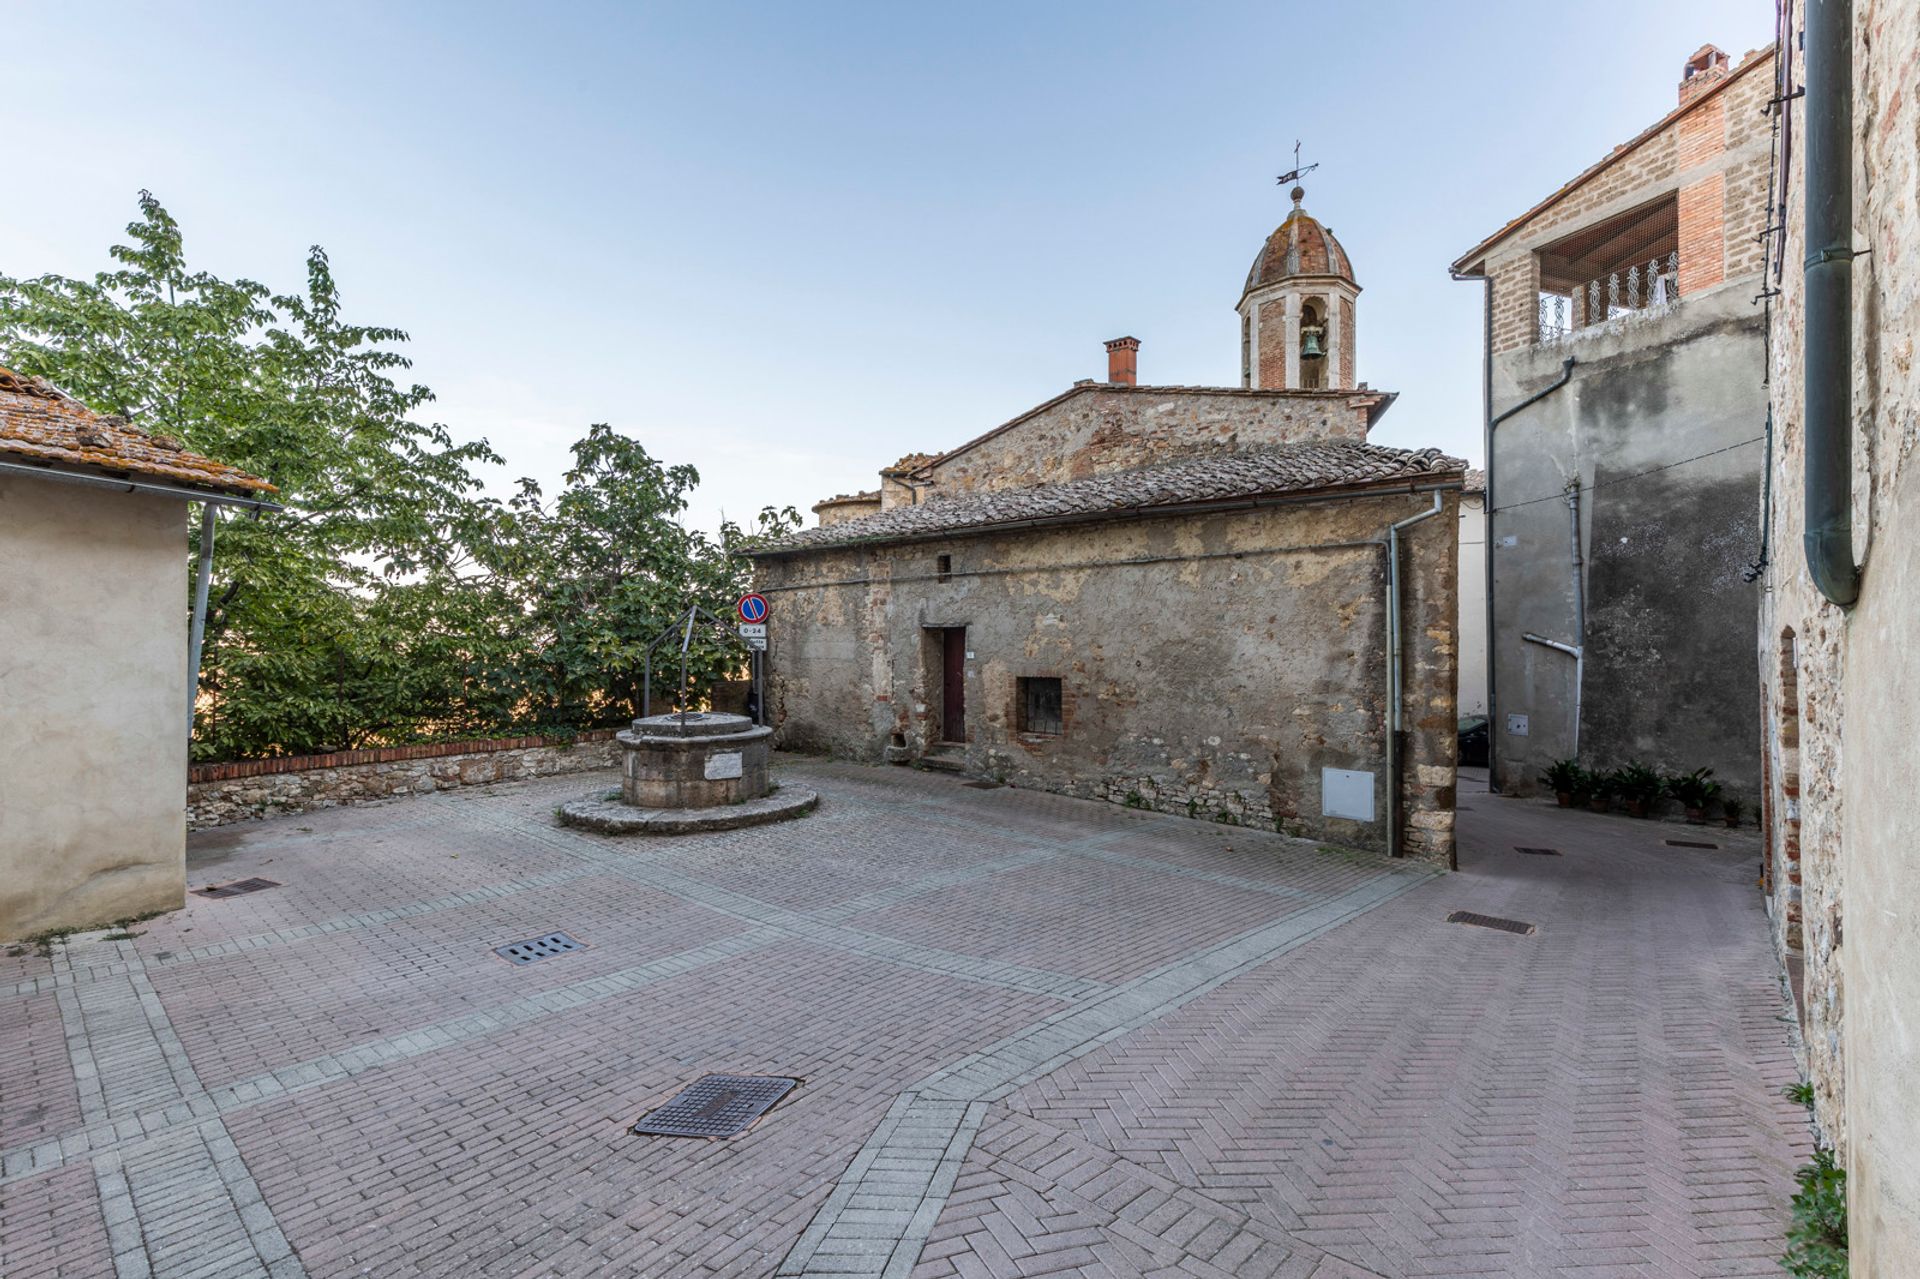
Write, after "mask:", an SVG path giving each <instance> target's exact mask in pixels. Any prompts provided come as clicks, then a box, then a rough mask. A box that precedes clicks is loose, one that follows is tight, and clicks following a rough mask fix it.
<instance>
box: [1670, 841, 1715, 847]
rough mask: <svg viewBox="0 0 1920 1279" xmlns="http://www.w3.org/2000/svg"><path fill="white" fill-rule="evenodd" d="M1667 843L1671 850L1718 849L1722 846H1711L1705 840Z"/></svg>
mask: <svg viewBox="0 0 1920 1279" xmlns="http://www.w3.org/2000/svg"><path fill="white" fill-rule="evenodd" d="M1666 843H1667V846H1668V847H1669V848H1718V847H1720V845H1718V844H1709V843H1707V842H1706V841H1705V840H1699V839H1670V840H1667V841H1666Z"/></svg>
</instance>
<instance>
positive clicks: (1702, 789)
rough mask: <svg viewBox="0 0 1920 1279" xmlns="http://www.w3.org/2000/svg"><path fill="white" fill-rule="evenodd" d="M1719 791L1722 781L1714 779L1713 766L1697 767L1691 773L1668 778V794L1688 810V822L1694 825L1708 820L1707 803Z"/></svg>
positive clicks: (1711, 800) (1710, 801)
mask: <svg viewBox="0 0 1920 1279" xmlns="http://www.w3.org/2000/svg"><path fill="white" fill-rule="evenodd" d="M1719 793H1720V783H1719V782H1716V781H1714V780H1713V770H1712V769H1711V768H1696V769H1694V770H1693V771H1692V772H1691V773H1681V774H1679V775H1678V776H1675V777H1669V778H1667V794H1669V795H1671V796H1673V797H1674V798H1675V799H1677V800H1679V801H1680V804H1681V806H1682V807H1683V808H1685V809H1686V810H1687V823H1688V824H1689V825H1692V826H1699V825H1701V824H1702V823H1704V822H1705V821H1706V820H1707V805H1708V804H1710V803H1712V802H1713V799H1714V796H1716V795H1718V794H1719Z"/></svg>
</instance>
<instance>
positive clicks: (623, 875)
mask: <svg viewBox="0 0 1920 1279" xmlns="http://www.w3.org/2000/svg"><path fill="white" fill-rule="evenodd" d="M781 775H782V776H784V777H785V778H787V779H789V780H791V781H796V782H798V781H805V782H806V784H808V785H811V786H814V787H816V788H817V789H819V790H820V791H821V793H822V796H823V799H822V807H821V811H820V812H819V813H818V814H817V815H816V816H814V817H812V818H809V819H807V820H805V821H801V822H795V823H788V824H785V825H780V826H773V827H763V828H759V829H756V830H751V831H746V832H741V833H735V834H729V835H716V836H690V837H684V838H681V839H677V840H673V841H652V840H645V839H638V840H631V839H630V840H627V841H618V840H612V839H606V838H601V837H596V836H592V835H584V834H580V833H576V832H574V831H571V830H565V829H561V828H559V827H557V826H555V825H554V823H553V820H552V810H553V808H554V806H555V804H556V803H558V802H559V801H560V800H562V799H565V798H569V797H571V796H573V795H576V794H579V793H582V792H584V791H587V790H591V789H593V788H594V786H596V785H605V784H606V782H605V781H604V780H603V779H601V778H599V777H597V776H587V777H582V776H575V777H572V778H561V779H555V780H552V781H545V782H537V783H528V784H524V785H519V786H511V787H499V788H496V789H493V790H489V791H470V792H465V793H459V792H456V793H452V794H446V795H439V796H434V797H430V798H422V799H414V800H408V801H401V802H397V803H390V804H385V805H381V806H376V807H369V808H358V809H336V810H332V811H329V812H324V813H316V814H307V815H303V816H295V817H287V818H282V819H279V820H275V821H271V822H263V823H254V824H251V825H248V826H243V827H232V828H228V829H226V830H222V831H215V832H207V833H204V834H201V835H198V836H195V837H194V839H193V851H192V854H191V856H192V864H191V868H190V877H191V879H192V881H193V882H194V883H195V884H205V883H209V882H226V881H231V880H237V879H241V878H244V877H247V876H254V875H259V876H264V877H267V878H270V879H274V880H278V881H280V882H281V883H282V885H283V886H282V887H279V888H275V889H271V890H267V891H263V892H259V893H256V894H253V895H249V896H242V897H233V898H227V899H220V900H209V899H204V898H199V897H192V898H189V901H190V903H191V904H190V905H189V906H188V907H187V909H186V910H184V911H181V912H179V913H178V914H176V915H173V916H170V917H168V918H166V919H164V920H159V921H155V922H154V923H152V924H150V925H147V926H146V927H145V930H144V933H143V935H141V936H140V937H139V938H138V939H137V940H134V941H106V940H89V941H82V942H78V943H75V944H73V945H71V946H67V947H64V948H61V949H58V950H56V951H55V953H54V955H53V957H52V958H51V959H44V958H39V957H37V956H34V955H32V954H29V955H26V956H23V957H14V958H5V959H0V1152H4V1153H3V1156H0V1158H3V1162H0V1274H4V1275H5V1276H6V1277H7V1279H29V1277H31V1276H47V1275H86V1276H110V1275H118V1276H137V1275H147V1274H153V1275H157V1276H163V1277H171V1276H188V1275H191V1276H206V1277H212V1276H242V1275H260V1274H270V1275H273V1276H276V1277H280V1276H290V1275H302V1274H304V1275H314V1276H322V1275H327V1276H331V1275H375V1276H405V1275H448V1276H496V1275H497V1276H503V1277H504V1276H528V1277H529V1279H531V1277H533V1276H561V1275H568V1276H572V1275H634V1276H652V1277H662V1276H670V1275H707V1274H724V1275H741V1276H764V1275H776V1274H777V1275H800V1274H807V1275H812V1274H834V1275H869V1276H871V1275H882V1274H884V1275H910V1276H913V1277H914V1279H935V1277H936V1276H954V1275H958V1276H965V1277H967V1279H973V1277H974V1276H982V1275H1054V1274H1059V1275H1184V1276H1222V1275H1243V1276H1268V1275H1288V1276H1319V1277H1321V1279H1325V1277H1327V1276H1353V1275H1371V1274H1379V1275H1394V1276H1401V1275H1438V1274H1447V1275H1465V1274H1501V1275H1558V1274H1574V1273H1578V1274H1581V1275H1587V1276H1596V1277H1597V1276H1602V1275H1646V1276H1680V1275H1736V1274H1739V1275H1745V1274H1753V1275H1761V1274H1770V1273H1776V1271H1775V1270H1774V1267H1773V1263H1772V1261H1771V1260H1770V1258H1771V1257H1772V1256H1773V1255H1775V1254H1777V1252H1778V1250H1779V1246H1780V1237H1781V1233H1782V1230H1783V1224H1784V1220H1785V1200H1786V1196H1787V1194H1788V1192H1789V1190H1790V1187H1791V1178H1790V1171H1791V1169H1792V1168H1793V1167H1794V1166H1795V1165H1797V1164H1798V1163H1800V1162H1803V1161H1804V1160H1805V1158H1806V1157H1807V1155H1808V1151H1809V1143H1808V1138H1807V1133H1806V1127H1805V1120H1804V1114H1803V1112H1802V1111H1801V1110H1800V1109H1799V1107H1797V1106H1794V1105H1792V1104H1791V1103H1789V1102H1786V1101H1785V1100H1783V1099H1782V1098H1781V1097H1780V1096H1779V1089H1780V1088H1781V1087H1782V1086H1783V1085H1785V1084H1787V1083H1789V1082H1791V1081H1792V1080H1793V1078H1794V1077H1795V1076H1794V1071H1793V1059H1792V1053H1791V1048H1790V1044H1789V1040H1788V1037H1787V1026H1786V1025H1785V1024H1784V1022H1783V1021H1782V1014H1783V1006H1782V1002H1781V996H1780V991H1779V986H1778V983H1777V981H1776V979H1775V976H1774V965H1773V961H1772V960H1771V958H1770V955H1769V950H1768V946H1767V941H1766V936H1765V928H1764V920H1763V916H1762V913H1761V906H1760V897H1759V895H1758V893H1756V892H1755V891H1754V888H1753V884H1752V870H1753V864H1754V858H1755V854H1754V851H1753V849H1752V848H1751V846H1750V845H1751V839H1750V837H1749V838H1748V839H1747V840H1746V841H1744V842H1740V844H1739V847H1732V846H1729V847H1725V848H1722V849H1720V850H1717V851H1715V850H1699V849H1678V848H1670V847H1667V846H1665V845H1664V843H1663V842H1662V841H1663V839H1665V838H1672V837H1686V836H1687V833H1686V832H1685V831H1684V830H1683V828H1679V827H1675V826H1671V825H1665V826H1662V825H1656V824H1652V823H1644V822H1640V823H1636V822H1631V821H1628V820H1627V819H1624V818H1607V817H1599V816H1595V815H1592V814H1562V813H1557V812H1555V811H1553V810H1551V809H1547V808H1543V807H1541V806H1538V805H1536V804H1532V803H1528V802H1525V801H1516V800H1502V799H1495V798H1492V797H1489V796H1486V795H1485V794H1479V795H1468V796H1464V797H1463V798H1464V800H1465V802H1466V804H1467V807H1468V809H1469V811H1467V812H1465V813H1463V814H1462V817H1461V823H1462V827H1463V838H1462V854H1461V862H1462V867H1463V872H1462V873H1461V874H1458V875H1453V876H1434V875H1431V874H1428V873H1426V872H1423V871H1421V870H1418V869H1414V868H1409V867H1407V866H1404V865H1398V866H1397V865H1393V864H1391V863H1387V862H1385V861H1382V860H1378V859H1374V858H1369V857H1361V856H1357V855H1349V854H1340V853H1334V852H1330V851H1326V850H1323V849H1320V848H1318V847H1316V846H1315V845H1312V844H1306V843H1300V842H1296V841H1290V840H1285V839H1281V838H1278V837H1276V836H1272V835H1261V834H1257V833H1254V832H1251V831H1247V830H1242V829H1234V828H1230V827H1223V826H1215V825H1210V824H1206V823H1198V822H1191V821H1187V820H1183V819H1179V818H1171V817H1162V816H1156V815H1151V814H1142V813H1134V812H1129V811H1127V810H1124V809H1121V808H1117V807H1112V806H1103V805H1097V804H1090V803H1083V802H1079V801H1075V800H1068V799H1061V798H1057V797H1053V796H1046V795H1038V794H1032V793H1027V792H1020V791H1010V790H975V789H969V788H966V787H964V786H961V785H960V784H958V783H957V782H955V781H953V780H951V779H949V778H945V777H938V776H929V775H922V774H917V773H911V772H907V771H904V770H897V769H896V770H882V769H867V768H856V767H851V766H838V765H827V764H819V763H813V762H788V763H785V764H783V765H782V766H781ZM1694 837H1696V838H1698V837H1701V836H1699V835H1698V834H1696V835H1695V836H1694ZM1705 838H1710V839H1711V838H1715V835H1706V836H1705ZM1719 838H1720V840H1721V842H1722V843H1726V844H1729V845H1731V844H1732V843H1733V842H1735V841H1739V840H1740V837H1738V836H1727V835H1725V834H1721V835H1719ZM1516 844H1528V845H1548V846H1552V847H1555V848H1558V849H1560V850H1561V851H1562V854H1563V855H1562V856H1558V857H1540V856H1522V855H1519V854H1517V853H1515V852H1513V851H1512V848H1513V846H1514V845H1516ZM1459 909H1465V910H1472V911H1478V912H1482V913H1486V914H1492V915H1502V916H1509V917H1515V918H1519V919H1523V920H1526V921H1529V922H1532V923H1535V924H1537V925H1538V926H1539V932H1538V933H1536V934H1535V935H1532V936H1525V937H1519V936H1513V935H1510V934H1507V933H1501V932H1493V931H1488V930H1485V929H1480V928H1472V927H1466V926H1462V925H1458V924H1448V923H1446V922H1444V921H1445V917H1446V915H1447V914H1448V913H1449V912H1450V911H1453V910H1459ZM556 930H564V931H566V932H568V933H570V934H572V935H573V936H574V937H576V938H578V939H580V940H581V941H583V942H585V943H586V949H584V950H580V951H576V952H573V953H570V954H563V955H559V956H556V957H554V958H551V959H546V960H542V961H540V962H537V963H534V964H530V965H527V966H524V967H515V966H512V965H510V964H508V963H506V962H505V961H504V960H501V959H498V958H496V957H495V956H494V955H493V953H492V948H493V947H496V946H501V945H504V944H506V943H509V942H514V941H519V940H521V939H524V938H529V937H534V936H538V935H540V934H544V933H548V932H553V931H556ZM709 1071H720V1072H739V1073H765V1074H777V1075H792V1076H798V1077H800V1078H801V1079H803V1080H804V1081H805V1082H804V1083H803V1084H802V1085H801V1086H800V1087H799V1088H798V1089H796V1090H795V1091H794V1092H792V1093H791V1094H790V1095H789V1097H788V1098H787V1100H786V1101H784V1102H783V1103H782V1104H781V1105H779V1106H778V1107H777V1108H776V1109H775V1110H773V1111H772V1112H771V1113H770V1114H769V1115H768V1116H767V1117H766V1118H764V1119H763V1120H761V1121H760V1123H759V1124H758V1125H757V1126H756V1127H754V1128H752V1129H751V1130H749V1131H748V1132H747V1133H746V1134H745V1135H744V1136H741V1137H738V1138H735V1139H733V1140H729V1141H700V1140H683V1139H672V1138H658V1137H636V1136H632V1135H630V1134H629V1133H628V1132H627V1128H628V1126H629V1125H631V1124H632V1123H633V1121H634V1120H635V1119H636V1118H637V1117H638V1116H639V1115H640V1114H641V1113H643V1112H644V1111H646V1110H648V1109H650V1108H652V1107H653V1106H654V1105H656V1104H658V1103H659V1102H661V1101H662V1100H664V1099H665V1098H667V1097H669V1096H671V1095H672V1094H674V1093H675V1092H677V1091H678V1090H679V1089H680V1088H682V1087H683V1086H685V1085H686V1084H687V1083H688V1082H690V1081H692V1080H693V1079H695V1078H696V1077H698V1076H700V1075H702V1074H704V1073H706V1072H709Z"/></svg>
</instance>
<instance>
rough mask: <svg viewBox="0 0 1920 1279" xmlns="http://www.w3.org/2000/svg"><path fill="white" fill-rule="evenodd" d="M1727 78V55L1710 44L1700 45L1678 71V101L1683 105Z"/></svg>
mask: <svg viewBox="0 0 1920 1279" xmlns="http://www.w3.org/2000/svg"><path fill="white" fill-rule="evenodd" d="M1726 78H1727V55H1726V54H1724V53H1722V52H1721V51H1720V50H1719V49H1718V48H1716V47H1715V46H1713V45H1710V44H1703V45H1701V46H1700V48H1699V50H1698V52H1696V53H1695V54H1694V55H1693V56H1692V57H1691V58H1688V59H1687V65H1686V67H1685V69H1684V70H1682V71H1681V73H1680V102H1681V105H1682V106H1684V105H1686V104H1687V103H1689V102H1691V101H1693V100H1694V99H1695V98H1697V97H1699V96H1700V95H1701V94H1702V93H1704V92H1706V90H1708V89H1710V88H1712V87H1713V86H1714V85H1716V84H1718V83H1720V81H1722V80H1724V79H1726Z"/></svg>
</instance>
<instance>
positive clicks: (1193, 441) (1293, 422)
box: [931, 384, 1381, 494]
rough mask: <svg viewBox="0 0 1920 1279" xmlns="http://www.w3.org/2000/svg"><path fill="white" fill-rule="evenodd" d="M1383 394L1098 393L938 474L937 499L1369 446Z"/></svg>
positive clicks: (1009, 432) (1014, 428)
mask: <svg viewBox="0 0 1920 1279" xmlns="http://www.w3.org/2000/svg"><path fill="white" fill-rule="evenodd" d="M1380 395H1381V393H1380V392H1378V391H1327V392H1299V391H1294V392H1288V391H1247V390H1239V389H1219V388H1198V387H1117V386H1112V385H1107V384H1096V385H1092V386H1088V387H1085V388H1082V389H1080V390H1078V391H1076V392H1070V393H1068V394H1067V395H1064V396H1062V397H1060V398H1059V399H1057V400H1054V401H1052V402H1051V403H1049V404H1047V405H1044V406H1042V407H1041V408H1040V409H1038V410H1036V411H1035V412H1034V413H1032V414H1030V415H1029V416H1027V417H1025V418H1023V419H1018V420H1017V421H1016V422H1015V423H1012V424H1009V426H1008V427H1006V428H1002V430H1001V432H1000V433H999V434H996V435H993V436H992V437H990V438H987V439H984V440H982V441H981V442H980V443H978V444H976V445H974V446H973V447H971V448H968V449H966V450H964V451H962V452H958V453H956V454H955V455H954V456H953V457H952V459H951V460H950V461H944V462H940V463H938V464H936V465H935V466H934V467H933V469H932V481H933V483H932V486H931V487H932V491H933V492H934V493H935V494H943V493H966V492H974V491H977V490H991V489H1011V488H1027V487H1029V486H1031V485H1035V484H1057V483H1060V482H1062V481H1064V480H1077V479H1085V478H1086V477H1088V476H1091V475H1104V474H1108V473H1110V472H1113V471H1124V470H1131V469H1133V468H1135V467H1140V466H1147V465H1151V464H1153V463H1156V462H1165V461H1171V460H1173V459H1175V458H1179V457H1188V456H1192V455H1194V454H1197V453H1203V452H1207V451H1210V450H1215V449H1227V448H1235V447H1238V448H1249V447H1254V446H1258V445H1262V444H1281V443H1289V442H1292V441H1296V440H1356V441H1364V440H1365V439H1366V438H1367V411H1368V406H1369V405H1371V404H1374V403H1377V402H1378V400H1379V398H1380Z"/></svg>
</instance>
